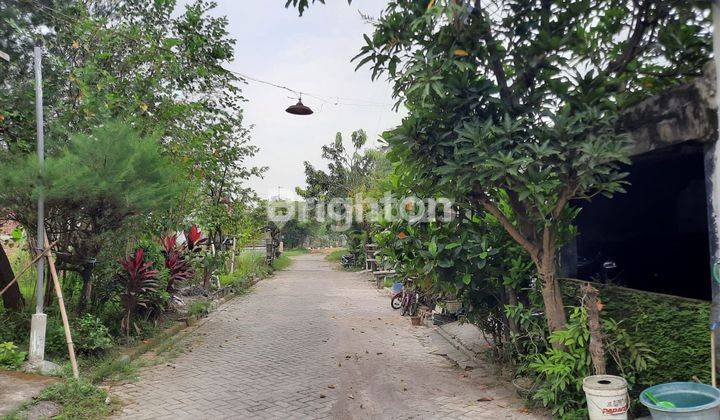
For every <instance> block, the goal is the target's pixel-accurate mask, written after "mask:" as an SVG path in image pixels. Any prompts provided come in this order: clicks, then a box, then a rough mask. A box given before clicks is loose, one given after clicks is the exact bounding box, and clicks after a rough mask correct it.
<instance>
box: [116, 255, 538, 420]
mask: <svg viewBox="0 0 720 420" xmlns="http://www.w3.org/2000/svg"><path fill="white" fill-rule="evenodd" d="M323 257H324V256H323V255H320V254H309V255H304V256H300V257H296V258H295V261H294V263H293V264H292V266H291V267H290V268H289V269H288V270H286V271H280V272H278V273H276V275H275V276H274V277H272V278H270V279H268V280H265V281H262V282H260V283H259V284H258V285H257V286H256V288H255V290H254V291H253V292H251V293H250V294H248V295H245V296H243V297H240V298H236V299H233V300H232V301H230V302H229V303H227V304H225V305H223V306H222V307H221V308H220V309H219V310H218V311H216V312H215V313H213V314H212V315H210V317H209V318H208V319H207V320H206V321H205V323H204V324H203V325H201V326H200V327H198V328H197V330H195V331H193V332H192V333H191V336H190V337H189V341H188V342H189V343H190V345H189V347H190V349H189V351H185V352H184V353H181V354H180V355H179V356H178V357H177V358H176V359H174V360H173V361H172V362H171V363H169V364H162V365H157V366H153V367H148V368H145V369H143V370H142V371H141V372H140V380H139V381H138V382H134V383H130V384H127V385H122V386H119V387H115V388H112V393H113V394H114V395H117V396H119V397H120V398H121V399H122V400H123V403H124V408H123V412H122V413H121V414H120V417H121V418H138V419H140V418H142V419H160V418H167V419H171V418H172V419H178V418H188V419H190V418H192V419H200V418H270V419H295V418H312V419H318V418H339V419H356V418H357V419H363V418H377V419H409V418H423V419H424V418H443V419H445V418H463V419H464V418H476V419H498V418H500V419H502V418H533V417H531V416H530V415H528V414H525V413H523V411H522V410H521V408H522V404H521V403H520V402H519V401H518V400H517V399H515V397H514V395H513V393H512V392H511V391H509V390H507V389H506V388H504V387H503V386H501V385H499V384H498V383H496V382H495V380H494V376H493V374H492V373H491V372H490V370H489V369H488V370H485V369H475V370H472V371H469V372H463V371H461V370H460V369H459V368H458V367H457V366H456V365H455V364H454V363H451V362H450V361H449V360H447V359H446V358H445V357H443V356H442V355H441V354H433V353H439V352H438V351H436V349H434V348H433V344H432V343H433V337H432V335H433V334H436V333H435V332H433V330H432V329H430V328H426V327H412V326H410V323H409V320H408V319H407V318H403V317H401V316H400V314H399V313H398V311H393V310H392V309H391V308H390V305H389V299H388V298H387V297H385V296H382V295H381V294H380V293H379V292H378V291H377V290H375V289H374V288H373V287H372V284H371V283H370V282H368V281H367V274H363V273H348V272H343V271H338V270H337V269H335V268H334V267H333V265H332V264H330V263H328V262H326V261H325V260H324V259H323ZM479 400H480V401H479Z"/></svg>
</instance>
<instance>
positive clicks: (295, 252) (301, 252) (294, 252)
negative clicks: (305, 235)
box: [283, 248, 310, 257]
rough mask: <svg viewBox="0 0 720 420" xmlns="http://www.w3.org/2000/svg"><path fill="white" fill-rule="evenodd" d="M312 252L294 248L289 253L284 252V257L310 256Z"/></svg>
mask: <svg viewBox="0 0 720 420" xmlns="http://www.w3.org/2000/svg"><path fill="white" fill-rule="evenodd" d="M309 253H310V250H309V249H307V248H292V249H288V250H287V251H285V252H283V255H287V256H288V257H295V256H298V255H304V254H309Z"/></svg>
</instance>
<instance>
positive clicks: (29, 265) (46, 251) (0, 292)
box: [0, 241, 57, 296]
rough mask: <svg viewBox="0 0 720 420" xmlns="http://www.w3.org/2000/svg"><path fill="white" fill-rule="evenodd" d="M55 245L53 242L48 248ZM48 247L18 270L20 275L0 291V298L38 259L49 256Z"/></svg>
mask: <svg viewBox="0 0 720 420" xmlns="http://www.w3.org/2000/svg"><path fill="white" fill-rule="evenodd" d="M56 243H57V241H55V242H53V243H52V245H51V246H50V247H53V246H55V244H56ZM50 247H48V248H46V249H44V250H43V252H41V253H39V254H37V255H36V256H35V258H33V260H32V261H30V262H29V263H28V264H27V265H26V266H25V268H23V269H22V270H20V273H19V274H17V275H16V276H15V278H14V279H12V281H10V283H8V284H7V285H6V286H5V287H3V289H2V290H0V296H2V295H3V293H5V292H7V291H8V289H10V286H12V285H13V284H15V283H16V282H17V281H18V280H20V277H22V276H23V274H25V272H26V271H28V270H29V269H30V267H32V266H33V265H35V263H36V262H38V260H39V259H40V258H42V257H44V256H46V255H49V253H50Z"/></svg>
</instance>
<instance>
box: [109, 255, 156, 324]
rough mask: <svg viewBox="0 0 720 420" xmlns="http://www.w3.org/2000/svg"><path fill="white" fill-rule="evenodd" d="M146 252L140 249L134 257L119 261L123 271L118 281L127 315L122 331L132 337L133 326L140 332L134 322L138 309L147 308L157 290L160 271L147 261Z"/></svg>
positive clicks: (119, 274)
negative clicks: (150, 296) (152, 294)
mask: <svg viewBox="0 0 720 420" xmlns="http://www.w3.org/2000/svg"><path fill="white" fill-rule="evenodd" d="M144 253H145V251H144V250H143V249H142V248H138V249H137V250H136V251H135V254H134V255H130V256H128V257H126V258H124V259H121V260H118V263H119V264H120V265H121V266H122V270H120V271H119V272H118V273H117V276H116V278H117V281H118V282H119V283H120V284H121V285H122V287H123V292H122V294H121V295H120V302H121V303H122V305H123V309H124V312H125V315H124V316H123V319H122V321H121V323H120V330H121V331H123V332H124V333H125V334H126V335H128V336H129V335H130V328H131V326H134V327H135V330H136V331H137V332H139V331H140V329H139V328H138V326H137V324H134V323H133V322H132V316H133V314H134V313H135V312H136V311H137V309H138V308H146V307H147V301H148V298H149V295H150V294H151V293H152V292H155V291H156V290H157V286H158V271H157V270H156V269H155V268H154V267H153V264H154V262H153V261H145V258H144Z"/></svg>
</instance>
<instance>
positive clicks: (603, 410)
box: [583, 375, 630, 420]
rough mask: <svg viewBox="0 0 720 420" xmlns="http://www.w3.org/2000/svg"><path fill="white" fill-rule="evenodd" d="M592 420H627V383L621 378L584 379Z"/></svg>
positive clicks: (601, 376) (596, 376) (604, 376)
mask: <svg viewBox="0 0 720 420" xmlns="http://www.w3.org/2000/svg"><path fill="white" fill-rule="evenodd" d="M583 391H585V398H586V400H587V405H588V414H589V415H590V420H606V419H612V420H626V419H627V418H628V417H627V412H628V408H629V403H630V401H629V399H628V392H627V381H625V379H623V378H621V377H619V376H612V375H595V376H588V377H587V378H585V379H583Z"/></svg>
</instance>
